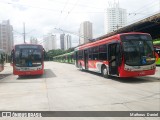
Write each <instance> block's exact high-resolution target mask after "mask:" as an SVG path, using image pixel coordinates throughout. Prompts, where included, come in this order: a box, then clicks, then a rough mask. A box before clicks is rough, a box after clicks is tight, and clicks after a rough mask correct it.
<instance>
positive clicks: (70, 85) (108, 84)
mask: <svg viewBox="0 0 160 120" xmlns="http://www.w3.org/2000/svg"><path fill="white" fill-rule="evenodd" d="M1 74H8V76H7V77H4V78H3V79H0V110H1V111H7V110H13V111H14V110H20V111H25V110H28V111H30V110H32V111H36V110H37V111H159V110H160V79H159V78H160V67H157V72H156V75H154V76H145V77H139V78H130V79H122V78H115V77H112V78H110V79H106V78H103V77H101V75H100V74H97V73H93V72H87V71H86V72H82V71H80V70H78V69H77V68H76V67H75V66H74V65H71V64H65V63H57V62H45V74H44V75H42V76H35V77H23V78H19V77H18V76H14V75H12V68H11V67H10V66H9V65H8V64H6V67H5V70H4V71H3V72H1ZM44 119H51V118H44ZM63 119H69V118H63ZM72 119H73V118H72ZM76 119H87V118H76ZM88 119H91V118H88ZM92 119H97V118H92ZM98 119H102V118H98ZM106 119H111V120H113V119H118V118H106ZM119 119H127V118H119ZM129 119H131V120H132V119H136V118H129ZM139 119H140V120H141V119H148V120H150V118H139ZM154 119H157V118H154Z"/></svg>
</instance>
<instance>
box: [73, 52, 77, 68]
mask: <svg viewBox="0 0 160 120" xmlns="http://www.w3.org/2000/svg"><path fill="white" fill-rule="evenodd" d="M74 55H75V56H74V57H75V58H74V59H75V63H76V67H78V52H77V51H76V52H75V54H74Z"/></svg>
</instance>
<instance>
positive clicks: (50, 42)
mask: <svg viewBox="0 0 160 120" xmlns="http://www.w3.org/2000/svg"><path fill="white" fill-rule="evenodd" d="M43 40H44V48H45V50H46V51H47V52H48V51H49V50H53V49H56V48H57V43H56V35H52V34H51V33H49V34H48V35H46V36H44V38H43Z"/></svg>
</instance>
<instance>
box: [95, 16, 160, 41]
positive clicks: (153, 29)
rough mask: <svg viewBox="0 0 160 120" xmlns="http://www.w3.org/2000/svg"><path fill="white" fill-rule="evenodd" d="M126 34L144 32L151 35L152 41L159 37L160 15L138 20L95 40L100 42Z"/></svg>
mask: <svg viewBox="0 0 160 120" xmlns="http://www.w3.org/2000/svg"><path fill="white" fill-rule="evenodd" d="M126 32H145V33H149V34H151V36H152V38H153V39H156V38H159V37H160V13H157V14H155V15H152V16H150V17H148V18H145V19H143V20H140V21H138V22H136V23H133V24H131V25H128V26H125V27H123V28H120V29H118V30H116V31H114V32H111V33H108V34H106V35H103V36H101V37H98V38H96V40H101V39H103V38H106V37H109V36H112V35H115V34H119V33H126Z"/></svg>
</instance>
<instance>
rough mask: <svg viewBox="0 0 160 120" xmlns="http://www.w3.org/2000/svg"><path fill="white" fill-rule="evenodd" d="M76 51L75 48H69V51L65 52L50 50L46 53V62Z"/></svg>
mask: <svg viewBox="0 0 160 120" xmlns="http://www.w3.org/2000/svg"><path fill="white" fill-rule="evenodd" d="M72 51H74V48H69V49H68V50H66V51H64V50H61V49H56V50H50V51H48V52H47V53H46V60H53V57H55V56H58V55H62V54H65V53H68V52H72Z"/></svg>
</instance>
